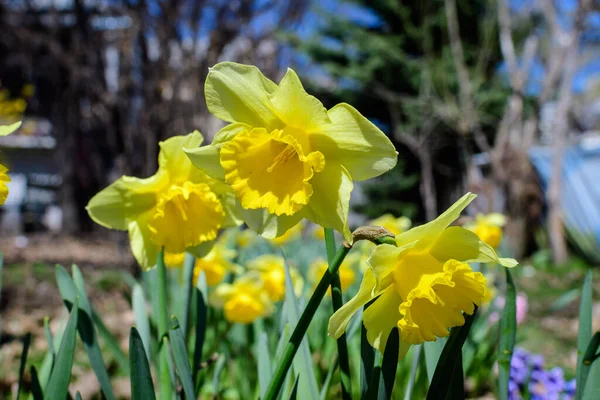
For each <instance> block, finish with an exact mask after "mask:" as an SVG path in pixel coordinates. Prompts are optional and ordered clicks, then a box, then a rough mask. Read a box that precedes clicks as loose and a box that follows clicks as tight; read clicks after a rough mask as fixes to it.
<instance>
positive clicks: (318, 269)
mask: <svg viewBox="0 0 600 400" xmlns="http://www.w3.org/2000/svg"><path fill="white" fill-rule="evenodd" d="M351 257H352V254H351V255H349V256H348V257H346V259H345V260H344V262H343V263H342V265H340V269H339V270H338V275H339V276H340V284H341V286H342V291H344V290H346V289H348V288H349V287H350V286H352V284H353V283H354V281H355V280H356V273H355V272H354V268H352V265H353V264H354V262H355V261H356V259H352V258H351ZM328 267H329V264H328V263H327V260H325V259H324V258H317V259H316V260H314V261H313V262H312V263H311V264H310V267H309V269H308V279H310V281H311V282H312V283H313V286H314V287H316V286H317V284H318V283H319V281H321V278H322V277H323V275H324V274H325V271H327V268H328ZM329 291H330V292H331V289H330V290H329Z"/></svg>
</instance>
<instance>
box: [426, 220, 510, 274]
mask: <svg viewBox="0 0 600 400" xmlns="http://www.w3.org/2000/svg"><path fill="white" fill-rule="evenodd" d="M431 255H433V256H434V257H435V258H437V259H438V260H440V261H441V262H445V261H446V260H450V259H455V260H458V261H462V262H466V263H470V262H484V263H487V262H491V263H498V264H501V265H503V266H505V267H509V268H511V267H514V266H516V265H517V261H515V260H513V259H512V258H499V257H498V255H497V254H496V252H495V251H494V249H493V248H492V247H491V246H490V245H488V244H486V243H485V242H483V241H482V240H480V239H479V237H478V236H477V235H476V234H475V233H473V232H471V231H469V230H467V229H465V228H462V227H460V226H451V227H448V228H446V230H444V232H442V234H441V235H440V236H439V237H438V238H437V240H436V241H435V243H434V244H433V247H432V248H431Z"/></svg>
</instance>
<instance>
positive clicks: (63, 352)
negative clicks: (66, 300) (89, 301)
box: [45, 299, 79, 399]
mask: <svg viewBox="0 0 600 400" xmlns="http://www.w3.org/2000/svg"><path fill="white" fill-rule="evenodd" d="M78 307H79V300H78V299H75V302H74V303H73V308H72V309H71V314H70V316H69V321H68V322H67V327H66V328H65V332H64V334H63V338H62V341H61V342H60V348H59V349H58V353H57V355H56V362H55V363H54V368H52V373H51V374H50V378H49V379H48V385H47V386H46V389H45V392H46V398H47V399H64V398H66V397H67V393H68V390H69V381H70V380H71V368H72V367H73V354H74V353H75V343H76V340H77V337H76V334H77V315H78V314H79V313H78V311H77V310H78Z"/></svg>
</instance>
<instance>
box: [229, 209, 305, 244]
mask: <svg viewBox="0 0 600 400" xmlns="http://www.w3.org/2000/svg"><path fill="white" fill-rule="evenodd" d="M238 205H239V202H238ZM239 207H240V209H241V214H242V219H243V220H244V222H246V225H248V227H249V228H250V229H252V230H253V231H254V232H256V233H258V234H259V235H261V236H262V237H264V238H265V239H274V238H276V237H279V236H281V235H283V234H284V233H285V232H286V231H287V230H288V229H290V228H292V227H293V226H295V225H296V224H298V223H299V222H300V221H301V220H302V218H303V212H302V210H301V211H300V212H297V213H295V214H293V215H280V216H276V215H274V214H269V213H268V212H267V210H265V209H258V210H246V209H245V208H242V207H241V205H240V206H239Z"/></svg>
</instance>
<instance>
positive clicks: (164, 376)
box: [156, 249, 173, 400]
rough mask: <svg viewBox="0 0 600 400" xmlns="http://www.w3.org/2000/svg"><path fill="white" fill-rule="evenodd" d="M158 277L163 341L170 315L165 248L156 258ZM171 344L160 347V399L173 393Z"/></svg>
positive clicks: (159, 336)
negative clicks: (170, 369)
mask: <svg viewBox="0 0 600 400" xmlns="http://www.w3.org/2000/svg"><path fill="white" fill-rule="evenodd" d="M156 269H157V279H158V293H157V294H158V321H157V323H158V341H159V343H162V338H163V336H164V335H166V334H167V329H168V323H169V315H168V311H167V269H166V268H165V258H164V249H161V250H160V251H159V252H158V257H157V260H156ZM168 352H169V346H166V345H165V344H164V343H163V346H161V349H160V354H159V357H160V365H159V371H160V399H161V400H168V399H170V398H171V396H172V395H173V388H172V385H171V377H170V376H169V359H168V357H169V353H168Z"/></svg>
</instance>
